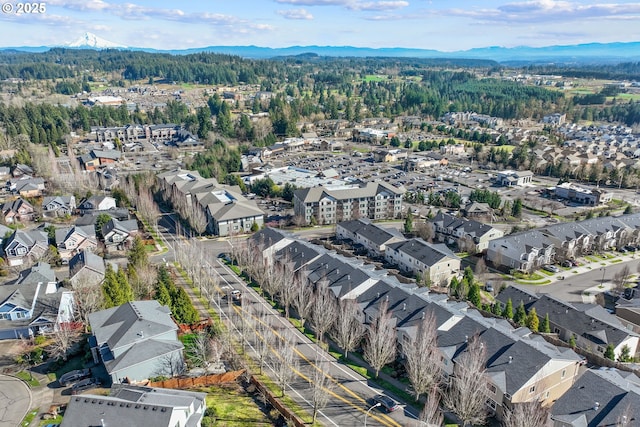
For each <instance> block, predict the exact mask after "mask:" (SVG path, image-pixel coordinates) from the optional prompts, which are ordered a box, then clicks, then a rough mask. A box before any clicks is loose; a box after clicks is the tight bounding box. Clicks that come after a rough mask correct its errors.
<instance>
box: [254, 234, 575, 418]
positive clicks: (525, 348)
mask: <svg viewBox="0 0 640 427" xmlns="http://www.w3.org/2000/svg"><path fill="white" fill-rule="evenodd" d="M277 236H281V237H283V235H282V234H281V232H279V231H278V232H276V234H274V238H272V239H270V240H269V239H265V238H259V237H257V238H256V239H255V241H254V239H253V238H252V239H249V241H248V242H249V245H250V246H249V247H250V248H251V247H252V245H254V244H256V241H262V242H266V241H269V242H273V245H281V244H282V242H285V239H284V238H281V239H278V238H276V237H277ZM254 237H255V236H254ZM402 243H406V242H402ZM425 243H426V242H425ZM393 245H395V244H392V245H391V246H393ZM266 250H267V249H264V248H263V249H262V251H263V252H264V251H266ZM269 261H270V262H272V263H275V264H280V263H289V264H290V265H291V266H292V268H293V270H294V271H295V272H296V274H299V275H303V277H304V278H305V280H302V281H301V282H300V283H301V285H306V286H316V285H317V284H318V283H321V282H324V283H326V285H327V286H328V288H329V289H330V290H331V291H332V293H333V295H334V296H335V297H336V299H337V300H340V299H341V300H344V299H351V300H354V301H356V303H357V305H358V308H359V310H360V313H359V315H358V319H359V320H360V321H361V322H362V323H363V324H369V323H371V322H373V321H374V319H375V318H376V317H377V316H378V314H379V313H380V311H381V310H382V308H383V307H386V309H387V310H388V311H389V312H390V313H391V314H392V319H393V321H394V326H395V331H396V339H397V346H398V349H399V351H400V353H401V354H402V352H403V351H404V350H403V349H405V348H407V346H411V345H412V344H413V343H414V340H415V339H416V337H417V330H418V327H419V325H420V324H421V322H422V321H423V320H424V319H425V318H426V316H427V315H428V314H431V313H433V315H434V318H435V323H436V328H437V333H438V338H437V343H438V352H439V355H440V356H441V357H439V358H436V359H434V363H437V362H438V360H439V361H440V363H441V364H442V370H443V375H444V376H445V377H447V376H448V375H451V374H452V373H453V366H454V365H455V363H457V360H459V357H460V355H461V354H462V353H463V352H464V351H465V350H466V348H467V345H468V341H469V339H470V338H472V337H474V336H478V337H479V339H480V340H481V343H482V345H483V346H484V348H485V349H486V353H487V354H486V357H487V361H486V368H487V373H488V376H489V379H490V386H489V388H488V389H487V390H488V391H487V398H488V399H487V401H486V405H487V410H488V411H489V412H495V414H496V415H497V416H498V417H500V416H501V415H502V413H503V412H504V408H505V407H510V406H511V405H512V404H514V403H521V402H531V401H537V400H540V401H542V402H543V404H544V405H550V404H551V403H552V402H553V401H554V400H556V399H558V398H559V397H560V396H561V395H562V394H563V393H564V392H566V390H568V389H569V388H570V387H571V385H572V384H573V381H574V380H575V378H576V377H577V375H578V373H579V369H580V366H581V362H582V358H581V357H579V356H578V355H577V354H576V353H575V352H574V351H573V350H571V349H570V348H564V347H556V346H554V345H552V344H550V343H548V342H546V341H545V340H544V339H542V337H540V336H538V335H535V334H532V333H531V331H530V330H529V329H527V328H519V329H514V328H513V327H512V326H511V324H510V323H509V322H508V321H506V320H503V319H494V318H484V317H483V316H482V315H481V314H480V313H479V312H478V311H477V310H473V309H471V308H469V306H468V304H467V303H466V302H450V301H448V297H447V296H446V295H438V294H431V293H430V292H429V290H428V289H427V288H418V287H417V286H416V285H415V284H412V283H409V284H405V283H400V282H399V281H398V280H397V279H396V278H395V277H393V276H390V275H387V273H386V271H385V270H376V269H375V268H372V267H371V266H366V265H364V264H361V263H359V261H355V260H353V259H350V258H346V257H344V256H342V255H339V254H336V253H335V252H332V251H328V250H326V249H325V248H324V247H322V246H318V245H313V244H311V243H309V242H306V241H303V240H301V239H294V240H293V241H292V242H288V243H287V244H286V245H285V246H284V247H281V248H280V249H279V250H278V251H277V252H275V254H274V256H273V258H272V259H270V260H269Z"/></svg>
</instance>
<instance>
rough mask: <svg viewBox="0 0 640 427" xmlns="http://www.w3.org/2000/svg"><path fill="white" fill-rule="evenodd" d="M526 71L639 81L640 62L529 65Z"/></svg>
mask: <svg viewBox="0 0 640 427" xmlns="http://www.w3.org/2000/svg"><path fill="white" fill-rule="evenodd" d="M526 69H527V71H528V72H529V73H532V74H550V75H562V76H566V77H578V78H592V79H612V80H640V62H623V63H620V64H584V65H531V66H529V67H527V68H526Z"/></svg>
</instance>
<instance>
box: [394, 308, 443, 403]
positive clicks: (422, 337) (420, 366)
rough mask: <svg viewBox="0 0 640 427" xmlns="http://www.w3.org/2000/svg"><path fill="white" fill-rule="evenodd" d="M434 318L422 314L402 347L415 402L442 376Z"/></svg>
mask: <svg viewBox="0 0 640 427" xmlns="http://www.w3.org/2000/svg"><path fill="white" fill-rule="evenodd" d="M437 337H438V332H437V330H436V318H435V315H434V314H433V312H432V311H429V312H427V313H425V314H424V318H423V319H422V320H421V322H420V324H419V325H418V330H417V332H416V336H415V338H414V339H413V341H412V342H411V343H410V344H409V345H406V346H405V345H403V346H402V348H403V351H404V353H405V356H406V363H405V367H406V368H407V376H408V377H409V381H411V386H412V388H413V393H414V394H415V396H416V400H419V399H420V396H421V395H422V394H424V393H426V392H427V391H429V390H431V389H432V388H433V387H434V386H437V385H438V383H439V381H440V377H441V375H442V367H441V366H440V352H439V351H438V344H437V342H436V339H437Z"/></svg>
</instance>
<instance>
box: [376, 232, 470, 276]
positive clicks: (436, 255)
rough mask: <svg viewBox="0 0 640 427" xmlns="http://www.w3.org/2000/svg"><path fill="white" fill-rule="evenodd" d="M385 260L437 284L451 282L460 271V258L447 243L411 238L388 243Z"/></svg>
mask: <svg viewBox="0 0 640 427" xmlns="http://www.w3.org/2000/svg"><path fill="white" fill-rule="evenodd" d="M384 258H385V260H386V261H387V262H388V263H390V264H393V265H396V266H398V268H399V269H400V270H401V271H404V272H407V273H412V274H414V275H420V276H421V277H425V278H428V279H429V282H430V283H434V284H437V285H440V284H444V283H447V284H448V283H449V280H450V279H451V277H453V276H455V275H457V274H458V273H459V272H460V258H458V257H457V256H456V254H454V253H453V252H451V250H449V248H447V246H446V245H443V244H432V243H427V242H425V241H424V240H422V239H411V240H406V241H403V242H397V243H391V244H389V245H387V249H386V251H385V254H384Z"/></svg>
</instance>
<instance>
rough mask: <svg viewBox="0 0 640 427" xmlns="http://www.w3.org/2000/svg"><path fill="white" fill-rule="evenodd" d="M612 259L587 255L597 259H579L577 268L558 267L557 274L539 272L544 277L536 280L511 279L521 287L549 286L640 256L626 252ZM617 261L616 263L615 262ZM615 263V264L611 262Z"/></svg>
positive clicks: (639, 257)
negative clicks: (580, 262)
mask: <svg viewBox="0 0 640 427" xmlns="http://www.w3.org/2000/svg"><path fill="white" fill-rule="evenodd" d="M612 255H613V257H612V258H608V259H600V257H598V256H597V255H587V256H588V257H589V258H592V259H597V261H590V260H589V259H587V258H586V257H584V256H583V257H580V261H582V265H579V266H577V267H571V268H567V269H565V268H564V267H560V269H561V271H560V272H558V273H553V274H549V273H548V272H546V271H545V272H540V273H539V274H540V275H543V276H544V277H542V278H540V279H536V280H525V279H512V280H513V281H514V282H516V283H518V284H522V285H542V286H544V285H550V284H552V283H556V282H559V281H562V280H567V279H571V278H572V277H573V276H575V275H578V274H584V273H589V272H592V271H595V270H598V269H600V268H604V267H608V266H610V265H617V264H621V263H624V262H628V261H633V260H635V259H640V254H639V255H638V256H637V257H636V253H635V252H628V253H626V254H623V253H619V252H614V253H612ZM616 260H617V261H616ZM613 261H616V262H613ZM632 273H635V272H632ZM560 277H564V279H560Z"/></svg>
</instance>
